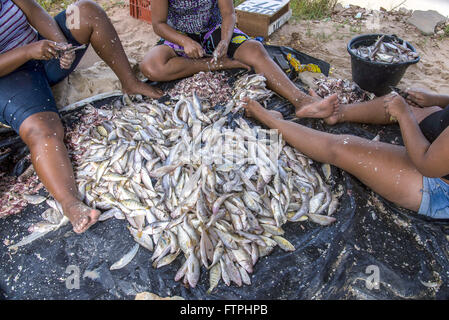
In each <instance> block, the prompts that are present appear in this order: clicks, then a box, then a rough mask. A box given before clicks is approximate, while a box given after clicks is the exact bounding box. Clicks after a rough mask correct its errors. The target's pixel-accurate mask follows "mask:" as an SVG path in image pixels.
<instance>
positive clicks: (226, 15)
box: [215, 0, 235, 58]
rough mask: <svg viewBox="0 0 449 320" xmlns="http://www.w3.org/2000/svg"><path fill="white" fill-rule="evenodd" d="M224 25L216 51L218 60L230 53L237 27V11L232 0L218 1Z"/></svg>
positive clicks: (222, 25)
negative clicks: (229, 48)
mask: <svg viewBox="0 0 449 320" xmlns="http://www.w3.org/2000/svg"><path fill="white" fill-rule="evenodd" d="M218 7H219V8H220V13H221V18H222V23H221V41H220V43H219V44H218V45H217V48H216V49H215V52H216V55H217V57H218V58H221V57H223V56H224V55H226V53H227V52H228V47H229V43H230V42H231V38H232V34H233V33H234V27H235V10H234V4H233V2H232V0H218Z"/></svg>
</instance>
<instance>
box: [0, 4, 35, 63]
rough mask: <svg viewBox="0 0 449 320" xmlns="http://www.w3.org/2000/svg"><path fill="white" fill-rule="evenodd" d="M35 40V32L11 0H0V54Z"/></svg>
mask: <svg viewBox="0 0 449 320" xmlns="http://www.w3.org/2000/svg"><path fill="white" fill-rule="evenodd" d="M35 41H37V32H36V30H34V29H33V27H32V26H31V25H30V24H29V23H28V20H27V17H26V16H25V14H24V13H23V11H22V10H21V9H20V8H19V7H18V6H17V5H16V4H15V3H14V2H13V1H12V0H0V54H1V53H5V52H7V51H9V50H12V49H14V48H18V47H21V46H24V45H26V44H28V43H31V42H35Z"/></svg>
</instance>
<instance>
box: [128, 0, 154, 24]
mask: <svg viewBox="0 0 449 320" xmlns="http://www.w3.org/2000/svg"><path fill="white" fill-rule="evenodd" d="M129 13H130V15H131V16H132V17H134V18H136V19H139V20H143V21H146V22H148V23H151V7H150V0H129Z"/></svg>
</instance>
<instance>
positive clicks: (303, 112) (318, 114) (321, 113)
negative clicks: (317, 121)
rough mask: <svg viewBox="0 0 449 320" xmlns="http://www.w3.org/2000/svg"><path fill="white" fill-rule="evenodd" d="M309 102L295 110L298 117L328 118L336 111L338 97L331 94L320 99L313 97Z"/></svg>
mask: <svg viewBox="0 0 449 320" xmlns="http://www.w3.org/2000/svg"><path fill="white" fill-rule="evenodd" d="M310 100H311V102H310V103H309V104H306V105H303V106H301V107H300V108H298V109H297V110H296V116H297V117H298V118H321V119H324V118H328V117H330V116H332V115H333V114H335V113H336V112H338V107H339V103H338V97H337V94H333V95H331V96H329V97H327V98H324V99H321V100H320V98H318V97H313V98H311V99H310Z"/></svg>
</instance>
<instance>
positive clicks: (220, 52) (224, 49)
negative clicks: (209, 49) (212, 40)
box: [213, 40, 229, 60]
mask: <svg viewBox="0 0 449 320" xmlns="http://www.w3.org/2000/svg"><path fill="white" fill-rule="evenodd" d="M228 47H229V43H228V42H226V41H224V40H221V41H220V42H219V43H218V45H217V47H216V48H215V50H214V53H213V56H214V59H215V60H217V59H221V58H223V57H224V56H226V54H227V53H228Z"/></svg>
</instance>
